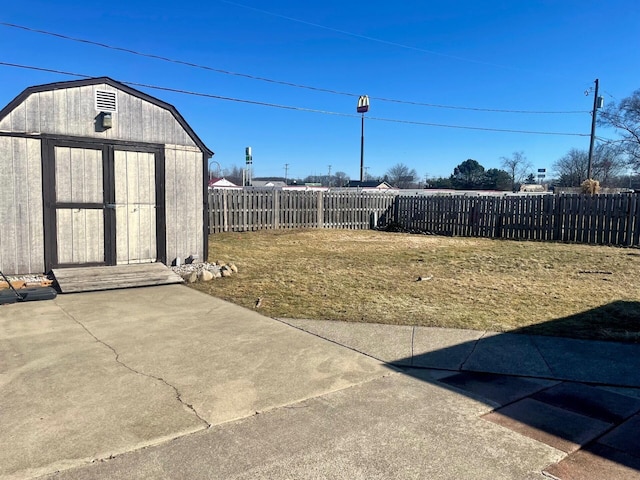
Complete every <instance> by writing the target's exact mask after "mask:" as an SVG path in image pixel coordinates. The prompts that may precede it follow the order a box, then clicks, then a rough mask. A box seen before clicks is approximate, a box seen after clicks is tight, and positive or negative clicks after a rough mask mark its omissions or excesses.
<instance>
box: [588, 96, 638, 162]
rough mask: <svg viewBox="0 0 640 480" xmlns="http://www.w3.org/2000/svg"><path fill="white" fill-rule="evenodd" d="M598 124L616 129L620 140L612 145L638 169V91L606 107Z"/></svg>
mask: <svg viewBox="0 0 640 480" xmlns="http://www.w3.org/2000/svg"><path fill="white" fill-rule="evenodd" d="M598 123H599V124H600V125H603V126H607V127H613V128H615V129H616V131H617V132H618V133H619V134H620V136H621V139H620V140H618V141H615V142H613V143H614V144H616V145H618V146H619V147H620V148H621V149H622V151H623V152H624V153H625V154H627V155H628V156H629V160H630V161H631V162H632V164H633V165H634V167H635V168H636V169H638V168H640V89H639V90H636V91H635V92H633V93H632V94H631V95H630V96H628V97H626V98H623V99H622V100H620V102H619V103H617V104H616V103H615V102H614V103H611V104H610V105H608V106H607V107H606V108H605V109H604V110H603V111H602V112H601V113H600V118H599V119H598Z"/></svg>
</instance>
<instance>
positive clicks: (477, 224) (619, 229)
mask: <svg viewBox="0 0 640 480" xmlns="http://www.w3.org/2000/svg"><path fill="white" fill-rule="evenodd" d="M393 220H394V222H396V223H397V224H398V225H399V226H401V227H403V228H405V229H407V230H418V231H424V232H431V233H434V234H439V235H453V236H461V237H490V238H508V239H517V240H547V241H564V242H577V243H590V244H603V245H627V246H638V245H640V202H639V201H638V195H635V194H611V195H593V196H591V195H540V196H504V197H489V196H486V197H467V196H450V197H435V196H433V197H428V196H415V197H409V196H399V197H397V198H396V202H395V205H394V215H393Z"/></svg>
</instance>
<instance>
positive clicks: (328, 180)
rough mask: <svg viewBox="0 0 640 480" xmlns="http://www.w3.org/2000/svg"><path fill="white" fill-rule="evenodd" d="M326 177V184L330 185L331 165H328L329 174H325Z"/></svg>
mask: <svg viewBox="0 0 640 480" xmlns="http://www.w3.org/2000/svg"><path fill="white" fill-rule="evenodd" d="M327 177H328V179H327V184H328V186H329V187H330V186H331V165H329V174H328V175H327Z"/></svg>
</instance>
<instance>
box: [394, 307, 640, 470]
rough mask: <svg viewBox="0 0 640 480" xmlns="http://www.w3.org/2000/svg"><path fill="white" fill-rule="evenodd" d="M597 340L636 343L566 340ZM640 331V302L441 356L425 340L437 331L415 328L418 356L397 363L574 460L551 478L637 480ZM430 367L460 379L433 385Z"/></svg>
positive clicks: (489, 337) (492, 337)
mask: <svg viewBox="0 0 640 480" xmlns="http://www.w3.org/2000/svg"><path fill="white" fill-rule="evenodd" d="M594 332H597V334H598V336H600V337H602V338H608V339H616V340H624V341H626V342H627V343H619V342H612V341H593V340H585V339H580V338H578V339H575V338H566V336H567V335H572V336H576V337H582V338H584V337H593V333H594ZM638 332H640V302H630V301H617V302H612V303H610V304H608V305H604V306H602V307H599V308H595V309H592V310H588V311H585V312H581V313H579V314H576V315H571V316H568V317H564V318H560V319H556V320H551V321H549V322H544V323H542V324H537V325H532V326H529V327H524V328H519V329H517V330H514V331H512V332H509V333H503V334H484V335H482V336H481V337H480V338H478V339H477V340H474V341H466V342H462V343H459V344H455V345H451V346H448V347H444V348H436V349H434V350H431V349H429V340H428V338H420V337H421V336H424V334H425V333H427V332H426V331H424V332H419V333H418V332H417V331H416V329H415V328H414V329H413V331H412V352H413V354H412V355H411V356H410V357H408V358H404V359H400V360H399V361H398V362H392V363H393V364H395V365H397V366H400V367H402V368H403V370H404V371H405V373H407V374H408V375H411V376H414V377H416V378H420V379H421V380H424V381H430V382H432V383H437V384H438V385H439V386H442V387H445V388H448V389H450V390H454V391H456V392H462V393H463V394H465V395H468V396H471V397H472V398H474V399H476V400H480V401H483V402H485V403H487V404H488V405H490V406H492V407H494V410H493V411H492V412H490V413H488V414H487V415H485V417H484V418H485V419H486V420H488V421H491V422H494V423H496V424H499V425H502V426H503V427H506V428H510V429H511V430H514V431H516V432H518V433H520V434H523V435H526V436H529V437H531V438H533V439H535V440H537V441H541V442H543V443H546V444H548V445H550V446H552V447H554V448H557V449H559V450H562V451H563V452H565V453H567V454H569V456H568V457H566V458H565V459H564V460H562V461H561V462H560V463H558V464H556V465H552V466H549V467H548V469H547V470H546V471H547V473H550V474H552V475H553V476H556V477H557V478H561V479H565V478H566V479H570V478H584V479H588V478H604V477H599V475H601V473H600V472H602V473H605V472H608V476H610V475H611V472H612V471H613V470H617V474H618V475H621V476H616V478H627V475H631V474H632V472H634V473H633V475H632V476H633V477H634V478H636V475H640V473H639V472H640V439H639V438H638V435H637V432H638V431H639V429H640V414H639V412H640V396H637V397H634V396H633V395H634V394H635V395H637V394H638V392H640V390H636V391H632V390H624V387H640V344H639V343H638V341H639V339H640V334H639V333H638ZM416 340H417V343H416ZM434 340H435V339H434ZM433 346H435V345H433ZM416 347H418V350H416ZM425 347H426V348H427V349H428V350H427V351H422V352H421V353H420V350H423V349H424V348H425ZM456 362H459V363H457V365H456ZM407 367H411V368H407ZM425 368H447V369H452V370H456V371H457V373H453V374H452V375H450V376H448V375H447V376H441V375H443V374H440V375H438V379H437V381H436V382H433V375H432V374H431V375H429V374H425V373H427V372H421V369H425ZM615 387H618V388H617V389H616V388H615ZM621 387H622V388H621ZM630 393H631V395H630ZM612 469H613V470H612ZM622 475H624V476H622ZM610 478H613V477H610Z"/></svg>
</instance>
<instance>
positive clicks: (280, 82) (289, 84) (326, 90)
mask: <svg viewBox="0 0 640 480" xmlns="http://www.w3.org/2000/svg"><path fill="white" fill-rule="evenodd" d="M221 1H225V0H221ZM227 3H232V4H233V2H227ZM236 5H240V4H236ZM241 6H242V5H241ZM246 8H250V9H254V8H253V7H246ZM254 10H258V11H262V10H259V9H254ZM285 18H288V17H285ZM0 25H3V26H5V27H10V28H17V29H20V30H25V31H27V32H31V33H38V34H41V35H49V36H52V37H57V38H61V39H63V40H69V41H72V42H78V43H85V44H87V45H93V46H96V47H101V48H105V49H108V50H115V51H119V52H124V53H128V54H131V55H137V56H140V57H146V58H152V59H155V60H161V61H163V62H169V63H175V64H178V65H184V66H187V67H192V68H199V69H202V70H207V71H210V72H215V73H221V74H224V75H232V76H236V77H242V78H248V79H251V80H258V81H261V82H268V83H273V84H277V85H284V86H287V87H294V88H301V89H306V90H313V91H316V92H322V93H330V94H332V95H342V96H347V97H353V98H357V97H359V96H360V94H356V93H350V92H342V91H339V90H333V89H329V88H322V87H314V86H310V85H303V84H299V83H293V82H287V81H283V80H274V79H272V78H267V77H260V76H257V75H251V74H248V73H239V72H233V71H230V70H223V69H219V68H214V67H210V66H207V65H202V64H198V63H193V62H187V61H184V60H178V59H174V58H169V57H164V56H162V55H156V54H153V53H144V52H139V51H137V50H133V49H130V48H124V47H117V46H114V45H109V44H107V43H102V42H96V41H93V40H88V39H84V38H77V37H71V36H69V35H64V34H61V33H55V32H50V31H46V30H39V29H36V28H31V27H27V26H24V25H17V24H14V23H7V22H0ZM370 98H371V99H372V100H378V101H381V102H391V103H400V104H405V105H414V106H420V107H431V108H446V109H452V110H470V111H478V112H493V113H524V114H554V115H555V114H577V113H588V112H589V111H588V110H568V111H542V110H512V109H498V108H480V107H462V106H455V105H443V104H437V103H425V102H415V101H409V100H400V99H392V98H385V97H374V96H371V97H370Z"/></svg>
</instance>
